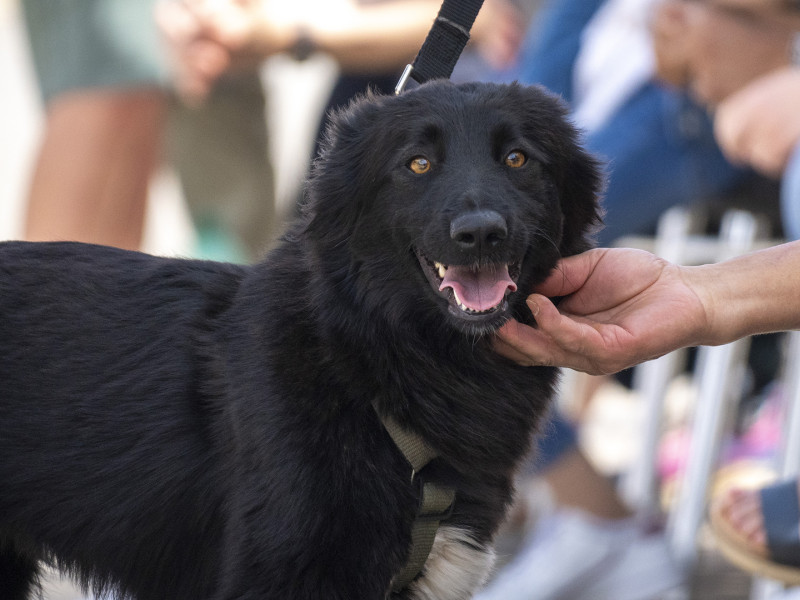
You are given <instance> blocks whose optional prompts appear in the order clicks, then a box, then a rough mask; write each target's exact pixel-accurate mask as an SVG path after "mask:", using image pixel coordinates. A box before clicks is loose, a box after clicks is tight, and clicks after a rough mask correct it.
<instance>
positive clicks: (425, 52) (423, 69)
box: [394, 0, 483, 94]
mask: <svg viewBox="0 0 800 600" xmlns="http://www.w3.org/2000/svg"><path fill="white" fill-rule="evenodd" d="M482 4H483V0H444V1H443V2H442V8H440V9H439V14H438V16H437V17H436V20H435V21H434V22H433V26H432V27H431V30H430V32H428V37H427V38H425V42H424V43H423V44H422V48H420V50H419V54H417V58H415V59H414V62H413V63H412V64H410V65H408V66H407V67H406V68H405V71H403V75H402V76H401V77H400V81H398V82H397V87H395V89H394V93H395V94H400V93H401V92H402V91H403V90H404V89H405V87H406V84H407V83H408V80H409V79H413V80H414V81H416V82H417V83H425V82H426V81H430V80H431V79H449V78H450V75H452V73H453V68H454V67H455V66H456V62H458V57H459V56H461V52H462V50H464V46H466V45H467V42H468V41H469V31H470V29H472V24H473V23H475V17H477V16H478V11H480V9H481V5H482Z"/></svg>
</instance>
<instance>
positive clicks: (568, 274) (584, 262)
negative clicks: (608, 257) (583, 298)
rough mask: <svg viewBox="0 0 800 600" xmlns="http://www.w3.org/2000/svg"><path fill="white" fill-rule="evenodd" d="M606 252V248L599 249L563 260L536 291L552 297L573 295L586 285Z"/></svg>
mask: <svg viewBox="0 0 800 600" xmlns="http://www.w3.org/2000/svg"><path fill="white" fill-rule="evenodd" d="M606 251H607V250H606V249H604V248H598V249H596V250H589V251H588V252H584V253H583V254H578V255H576V256H570V257H567V258H563V259H561V260H560V261H558V264H557V265H556V268H555V269H553V272H552V273H550V275H549V276H548V277H547V279H545V280H544V281H543V282H542V283H541V284H539V285H538V286H536V291H537V292H538V293H539V294H542V295H544V296H550V297H555V296H568V295H569V294H572V293H573V292H575V291H577V290H579V289H580V288H581V287H582V286H583V284H584V283H586V280H587V279H588V278H589V276H590V275H591V274H592V271H593V270H594V268H595V266H596V265H597V263H598V262H600V260H602V258H603V256H605V254H606Z"/></svg>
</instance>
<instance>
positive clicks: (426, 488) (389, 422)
mask: <svg viewBox="0 0 800 600" xmlns="http://www.w3.org/2000/svg"><path fill="white" fill-rule="evenodd" d="M375 411H376V412H378V410H377V407H376V409H375ZM378 417H379V418H380V420H381V423H383V426H384V427H385V428H386V431H387V432H388V433H389V436H390V437H391V438H392V440H393V441H394V443H395V445H396V446H397V448H398V450H400V452H401V453H402V454H403V456H404V457H405V459H406V460H407V461H408V463H409V464H410V465H411V481H412V482H414V481H415V480H417V481H419V482H420V500H419V509H418V510H417V517H416V518H415V519H414V524H413V525H412V526H411V549H410V552H409V556H408V560H407V561H406V564H405V566H404V567H403V570H402V571H400V573H398V574H397V575H396V576H395V577H394V579H393V580H392V590H393V591H395V592H399V591H400V590H402V589H404V588H405V587H406V586H408V584H410V583H411V582H412V581H414V579H415V578H416V577H417V575H419V573H420V572H421V571H422V567H423V566H424V565H425V561H427V560H428V556H429V555H430V553H431V548H432V547H433V540H434V539H435V538H436V531H437V530H438V529H439V522H440V521H443V520H444V519H446V518H448V517H449V516H450V514H451V512H452V510H453V501H454V500H455V496H456V491H455V489H454V488H452V487H449V486H445V485H441V484H438V483H434V482H432V481H424V480H423V479H422V477H420V475H419V473H420V471H422V469H423V468H425V465H427V464H428V463H429V462H430V461H432V460H433V459H434V458H436V456H437V454H436V452H435V451H434V450H433V448H431V447H430V446H429V445H428V444H427V442H426V441H425V440H424V439H422V437H420V436H418V435H417V434H415V433H411V432H410V431H407V430H405V429H403V428H402V427H400V425H398V424H397V422H396V421H395V420H394V419H392V418H391V417H383V416H381V414H380V412H378Z"/></svg>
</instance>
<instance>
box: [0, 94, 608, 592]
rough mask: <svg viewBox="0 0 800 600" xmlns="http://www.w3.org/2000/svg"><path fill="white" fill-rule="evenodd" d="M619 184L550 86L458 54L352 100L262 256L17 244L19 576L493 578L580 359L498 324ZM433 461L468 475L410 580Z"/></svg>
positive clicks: (225, 586) (219, 587) (9, 326)
mask: <svg viewBox="0 0 800 600" xmlns="http://www.w3.org/2000/svg"><path fill="white" fill-rule="evenodd" d="M599 184H600V177H599V175H598V170H597V165H596V163H595V162H594V161H593V160H592V159H591V158H590V157H589V156H587V154H585V152H584V151H583V150H582V149H581V148H580V147H579V145H578V143H577V141H576V133H575V131H574V130H573V128H572V127H571V126H570V125H569V124H568V123H567V121H566V120H565V118H564V110H563V109H562V107H561V105H560V104H559V102H558V101H556V100H555V99H553V98H551V97H550V96H549V95H548V94H546V93H545V92H543V91H541V90H539V89H537V88H524V87H521V86H517V85H511V86H500V85H488V84H471V85H464V86H456V85H452V84H450V83H447V82H441V83H435V84H428V85H425V86H422V87H420V88H418V89H416V90H413V91H409V92H406V93H404V94H402V95H401V96H398V97H370V98H365V99H363V100H361V101H358V102H356V103H354V104H353V105H352V106H351V107H350V108H349V109H347V110H346V111H344V112H342V113H341V114H339V115H337V118H336V119H335V122H334V125H333V127H332V130H331V132H330V134H329V139H328V141H327V146H326V150H325V151H324V153H323V155H322V157H321V159H320V160H319V161H318V163H317V164H316V165H315V169H314V174H313V176H312V178H311V182H310V184H309V198H308V201H307V205H306V210H305V213H304V216H303V217H302V218H301V219H300V220H299V222H297V223H295V224H294V225H293V227H292V228H291V229H290V230H289V231H288V233H287V234H286V235H285V236H284V239H283V241H282V243H281V244H280V245H279V246H278V247H277V249H275V250H274V251H273V252H272V253H271V254H270V255H269V257H268V258H267V260H266V261H265V262H263V263H261V264H259V265H256V266H253V267H244V266H233V265H226V264H216V263H210V262H201V261H190V260H179V259H165V258H155V257H151V256H147V255H143V254H139V253H134V252H125V251H121V250H115V249H111V248H104V247H96V246H89V245H82V244H71V243H53V244H26V243H14V242H12V243H6V244H3V245H0V589H1V590H2V597H3V598H6V599H13V600H16V599H21V598H27V597H28V594H29V593H30V590H32V588H33V587H34V585H35V580H36V575H37V569H38V564H39V561H40V560H44V561H49V562H51V563H53V564H55V565H57V566H58V567H60V568H63V569H66V570H67V571H69V572H71V573H72V574H74V575H75V576H77V577H78V578H79V579H80V580H81V581H82V582H83V583H84V584H88V585H93V586H95V588H98V589H111V590H118V591H119V593H121V594H124V595H126V596H130V597H133V598H136V599H137V600H203V599H212V598H213V599H219V600H230V599H234V598H235V599H259V600H265V599H280V600H286V599H303V600H305V599H319V600H323V599H324V600H336V599H341V600H378V599H382V598H387V597H392V598H398V599H400V598H404V599H422V598H426V599H436V600H456V599H463V598H469V597H470V596H471V594H472V593H473V591H474V590H475V589H476V588H477V587H478V586H479V585H480V584H481V583H482V582H483V581H484V580H485V578H486V576H487V573H488V571H489V569H490V566H491V562H492V550H491V543H492V536H493V534H494V533H495V530H496V528H497V526H498V524H499V523H500V521H501V520H502V519H503V515H504V512H505V509H506V507H507V505H508V503H509V501H510V497H511V488H512V476H513V472H514V469H515V467H516V465H517V464H518V463H519V461H520V460H521V459H522V457H523V456H524V455H525V454H526V452H527V450H528V448H529V443H530V440H531V436H532V433H533V432H534V430H535V428H536V425H537V422H538V421H539V419H540V416H541V415H542V414H543V413H544V412H545V410H546V407H547V404H548V400H549V398H550V396H551V392H552V388H553V385H554V382H555V379H556V370H555V369H549V368H524V367H520V366H517V365H515V364H513V363H511V362H510V361H508V360H506V359H504V358H502V357H500V356H499V355H497V354H496V353H495V352H493V350H492V335H491V334H492V332H494V331H495V330H496V329H497V328H498V327H499V326H500V325H502V324H503V323H504V322H505V321H506V320H508V319H510V318H512V317H514V318H517V319H520V320H528V321H530V314H529V312H528V311H527V310H526V309H525V308H524V299H525V296H526V293H527V292H528V291H530V290H531V289H532V288H533V287H534V286H535V284H536V283H537V282H538V281H541V280H542V279H543V278H544V277H545V276H547V274H548V273H549V272H550V271H551V270H552V269H553V267H554V265H555V263H556V260H557V259H558V258H559V257H560V256H563V255H568V254H573V253H576V252H579V251H582V250H584V249H585V248H587V241H586V240H585V234H586V232H587V231H588V230H589V229H590V228H591V227H592V226H593V225H594V224H595V223H596V222H597V221H598V215H597V205H596V199H595V198H596V193H597V190H598V186H599ZM382 420H383V421H385V422H386V423H390V422H393V423H395V424H397V425H398V426H399V427H400V428H401V429H402V430H404V431H407V432H411V434H413V435H416V436H418V438H419V439H421V440H423V441H424V442H425V443H426V444H427V445H428V446H430V447H431V448H432V449H433V450H435V452H436V454H437V456H436V457H435V458H433V460H431V462H430V464H429V465H428V466H427V467H425V468H424V469H423V470H422V472H421V473H413V474H412V471H411V467H410V466H409V463H408V462H407V459H406V458H404V455H403V454H402V453H401V451H400V450H399V449H398V446H397V445H396V444H395V443H394V442H393V441H392V437H390V435H389V433H388V432H387V429H386V428H385V427H384V424H382ZM412 478H413V480H412ZM419 481H423V482H435V483H436V484H437V485H439V486H442V487H444V488H447V489H449V490H455V501H454V502H453V503H452V504H451V505H450V503H449V501H448V502H446V503H445V504H447V505H448V506H446V507H445V508H443V509H442V510H441V511H440V512H442V513H443V514H440V515H438V516H437V517H436V520H439V521H441V523H440V525H439V528H438V531H437V533H436V541H435V543H434V544H433V549H432V550H431V552H430V555H429V557H428V558H427V562H426V563H425V565H424V567H423V568H422V569H421V572H420V573H419V574H418V575H417V574H416V572H414V573H412V576H414V575H417V576H416V578H415V580H414V581H412V582H411V583H410V584H408V585H406V586H405V587H402V586H400V585H398V579H397V577H398V573H400V572H401V571H402V569H403V567H404V565H405V564H406V561H407V559H408V557H409V552H410V547H411V544H412V533H411V531H412V527H413V526H414V524H415V522H420V521H421V519H417V512H418V505H419V502H420V493H421V492H420V489H421V488H420V483H419ZM415 519H416V521H415ZM414 543H416V542H414ZM398 587H402V589H395V590H394V591H393V588H398Z"/></svg>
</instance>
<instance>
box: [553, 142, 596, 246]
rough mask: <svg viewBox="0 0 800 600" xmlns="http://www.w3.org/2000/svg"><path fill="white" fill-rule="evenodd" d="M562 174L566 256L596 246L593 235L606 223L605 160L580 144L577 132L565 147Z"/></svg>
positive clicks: (562, 207) (559, 178)
mask: <svg viewBox="0 0 800 600" xmlns="http://www.w3.org/2000/svg"><path fill="white" fill-rule="evenodd" d="M565 158H566V160H565V161H564V163H563V166H562V170H561V173H559V175H558V190H559V199H560V202H561V211H562V214H563V227H562V238H561V244H560V245H559V246H560V248H559V249H560V250H561V255H562V256H570V255H572V254H578V253H580V252H583V251H584V250H588V249H589V248H590V247H592V246H593V245H594V241H593V239H592V237H593V234H594V233H595V232H596V231H597V230H598V229H599V228H600V226H601V223H602V217H601V211H600V195H601V193H602V190H603V187H604V182H605V176H604V171H603V167H602V166H601V163H600V162H599V161H598V160H597V159H596V158H595V157H594V156H592V155H591V154H589V153H588V152H587V151H586V150H585V149H584V148H583V147H582V146H581V145H580V143H579V141H578V137H577V135H576V136H575V137H573V138H572V139H571V140H570V141H569V142H568V144H567V145H566V148H565Z"/></svg>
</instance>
